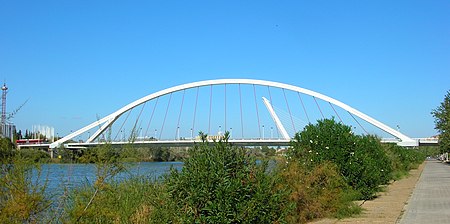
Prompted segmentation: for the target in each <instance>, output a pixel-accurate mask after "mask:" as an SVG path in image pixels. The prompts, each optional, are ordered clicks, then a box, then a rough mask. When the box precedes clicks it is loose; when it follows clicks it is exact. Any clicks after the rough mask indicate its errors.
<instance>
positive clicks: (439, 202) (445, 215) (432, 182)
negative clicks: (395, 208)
mask: <svg viewBox="0 0 450 224" xmlns="http://www.w3.org/2000/svg"><path fill="white" fill-rule="evenodd" d="M405 208H406V211H405V212H404V214H403V216H402V219H401V220H400V223H412V224H414V223H430V224H431V223H449V222H450V212H449V211H450V165H449V164H447V163H442V162H439V161H435V160H433V161H427V162H426V166H425V169H424V170H423V172H422V175H421V176H420V179H419V182H418V183H417V185H416V188H415V189H414V192H413V194H412V196H411V198H410V199H409V202H408V204H407V205H406V207H405Z"/></svg>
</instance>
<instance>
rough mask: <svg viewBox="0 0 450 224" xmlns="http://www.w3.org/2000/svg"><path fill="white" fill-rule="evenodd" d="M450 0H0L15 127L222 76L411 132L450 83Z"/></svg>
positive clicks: (77, 123)
mask: <svg viewBox="0 0 450 224" xmlns="http://www.w3.org/2000/svg"><path fill="white" fill-rule="evenodd" d="M449 12H450V2H449V1H444V0H442V1H441V0H433V1H429V0H423V1H417V0H408V1H406V0H405V1H402V0H400V1H387V0H380V1H360V0H358V1H356V0H355V1H321V0H319V1H303V0H300V1H167V0H165V1H56V0H55V1H47V0H42V1H23V0H18V1H6V0H0V79H1V81H4V82H6V84H7V85H8V87H9V92H8V94H7V112H9V113H11V112H12V111H14V110H15V109H17V108H19V107H20V106H21V105H22V104H23V103H24V102H26V104H25V105H24V106H23V107H22V108H21V109H20V111H19V112H18V113H17V114H16V115H15V116H14V117H13V118H12V119H11V120H10V121H11V122H13V123H14V124H15V125H16V126H17V129H20V130H23V131H24V130H26V129H28V130H31V128H32V126H33V125H48V126H51V127H54V128H55V130H56V132H58V134H59V135H65V134H68V133H70V131H73V130H77V129H79V128H81V127H83V126H84V125H87V124H89V123H91V122H93V121H95V120H96V119H97V118H98V117H103V116H106V115H108V114H110V113H112V112H114V111H116V110H117V109H119V108H121V107H123V106H125V105H126V104H128V103H130V102H132V101H134V100H136V99H139V98H141V97H143V96H146V95H148V94H151V93H154V92H156V91H159V90H163V89H165V88H169V87H173V86H176V85H180V84H185V83H190V82H195V81H201V80H209V79H219V78H249V79H261V80H269V81H276V82H281V83H286V84H291V85H295V86H299V87H302V88H306V89H310V90H314V91H316V92H319V93H322V94H325V95H327V96H330V97H333V98H335V99H338V100H340V101H342V102H344V103H346V104H348V105H350V106H352V107H354V108H357V109H358V110H360V111H362V112H364V113H366V114H368V115H370V116H372V117H374V118H375V119H377V120H379V121H381V122H384V123H386V124H388V125H389V126H391V127H394V126H397V125H398V126H399V127H400V128H401V132H403V133H404V134H406V135H408V136H411V137H428V136H433V135H435V134H436V130H435V129H434V118H433V117H432V115H431V111H432V110H433V109H435V108H436V107H438V106H439V104H440V102H442V101H443V98H444V96H445V94H446V92H447V91H449V90H450V13H449Z"/></svg>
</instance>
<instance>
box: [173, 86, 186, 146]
mask: <svg viewBox="0 0 450 224" xmlns="http://www.w3.org/2000/svg"><path fill="white" fill-rule="evenodd" d="M185 93H186V90H185V89H184V90H183V98H182V99H181V106H180V113H179V114H178V122H177V130H176V133H175V139H176V138H177V137H179V136H178V134H179V132H178V131H179V128H180V119H181V112H182V111H183V104H184V94H185Z"/></svg>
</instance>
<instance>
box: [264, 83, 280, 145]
mask: <svg viewBox="0 0 450 224" xmlns="http://www.w3.org/2000/svg"><path fill="white" fill-rule="evenodd" d="M267 90H268V91H269V98H270V103H271V104H272V105H273V101H272V94H271V92H270V86H267ZM275 126H276V125H275ZM275 129H277V137H278V139H280V130H278V127H277V128H275Z"/></svg>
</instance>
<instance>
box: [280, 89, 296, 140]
mask: <svg viewBox="0 0 450 224" xmlns="http://www.w3.org/2000/svg"><path fill="white" fill-rule="evenodd" d="M283 95H284V101H286V106H287V108H288V111H289V116H290V117H291V123H292V128H294V132H297V131H296V128H295V125H294V119H292V113H291V108H290V107H289V103H288V100H287V98H286V91H285V90H284V89H283Z"/></svg>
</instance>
